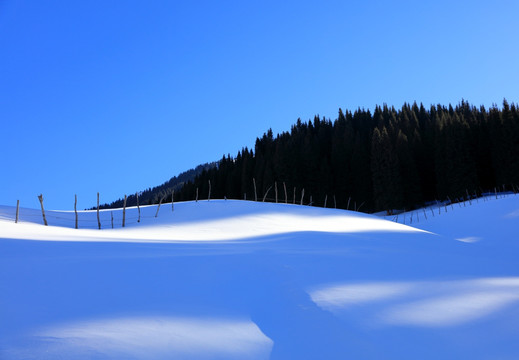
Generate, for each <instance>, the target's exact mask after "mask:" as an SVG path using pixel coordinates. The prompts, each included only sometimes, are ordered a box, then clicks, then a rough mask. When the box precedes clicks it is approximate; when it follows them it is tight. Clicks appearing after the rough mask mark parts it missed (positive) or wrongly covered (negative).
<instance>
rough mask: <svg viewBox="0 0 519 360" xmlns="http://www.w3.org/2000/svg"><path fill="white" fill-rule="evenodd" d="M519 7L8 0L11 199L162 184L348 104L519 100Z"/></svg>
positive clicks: (49, 199) (3, 200)
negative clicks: (268, 134) (265, 135)
mask: <svg viewBox="0 0 519 360" xmlns="http://www.w3.org/2000/svg"><path fill="white" fill-rule="evenodd" d="M517 14H519V2H518V1H515V0H508V1H501V0H496V1H452V0H451V1H443V0H441V1H438V0H436V1H373V0H369V1H362V2H361V1H351V2H350V1H324V2H321V1H319V2H318V1H313V2H308V1H265V0H262V1H207V2H206V1H196V2H194V1H105V0H103V1H65V0H63V1H52V0H46V1H22V0H0V49H1V56H0V119H1V120H0V121H1V124H2V126H1V135H2V141H1V142H0V150H1V159H2V160H1V164H2V166H1V176H0V204H3V205H16V200H17V199H19V200H20V201H21V205H22V206H26V207H38V206H39V203H38V200H37V195H38V194H40V193H43V195H44V199H45V205H46V207H47V208H49V209H72V208H73V200H74V194H78V198H79V204H78V205H79V207H80V208H85V207H90V206H93V205H95V197H96V192H98V191H99V192H100V193H101V201H102V202H110V201H113V200H115V199H117V198H119V197H121V196H123V195H124V194H125V193H127V194H130V193H134V192H135V191H138V190H143V189H145V188H147V187H152V186H155V185H159V184H161V183H163V182H164V181H166V180H168V179H169V178H170V177H172V176H174V175H176V174H178V173H180V172H182V171H184V170H187V169H190V168H192V167H194V166H196V165H198V164H200V163H204V162H209V161H213V160H217V159H219V158H221V156H222V155H223V154H227V153H230V154H231V155H235V154H236V153H237V152H238V150H240V149H241V147H242V146H248V147H252V146H253V145H254V141H255V139H256V137H258V136H261V135H262V134H263V133H264V132H265V131H266V130H268V128H272V129H273V131H274V133H277V132H281V131H284V130H289V129H290V126H291V125H292V124H293V123H295V121H296V120H297V118H301V119H302V120H308V119H310V118H312V117H313V116H314V115H315V114H319V115H321V116H326V117H327V118H331V119H332V120H333V119H335V118H336V114H337V111H338V109H339V107H342V108H343V109H350V110H351V109H356V108H357V107H365V108H373V107H374V105H375V104H382V103H387V104H389V105H394V106H395V107H400V106H401V105H402V104H403V103H404V102H413V101H415V100H416V101H417V102H423V103H424V105H426V106H429V105H431V104H437V103H441V104H448V103H452V104H456V103H458V102H459V101H460V100H461V99H462V98H464V99H466V100H468V101H469V102H471V103H473V104H475V105H478V106H479V105H485V106H489V105H491V104H492V103H498V104H501V103H502V100H503V98H505V97H506V98H507V99H508V101H509V102H517V101H518V100H519V85H518V84H519V65H518V64H519V46H518V44H519V43H518V41H519V28H518V26H517Z"/></svg>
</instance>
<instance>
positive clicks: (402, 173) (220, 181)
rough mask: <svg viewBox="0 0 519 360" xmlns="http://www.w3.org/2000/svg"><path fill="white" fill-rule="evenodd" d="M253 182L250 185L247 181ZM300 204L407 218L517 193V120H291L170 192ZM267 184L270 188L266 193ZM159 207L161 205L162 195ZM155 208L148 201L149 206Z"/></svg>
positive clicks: (419, 110) (435, 114) (417, 108)
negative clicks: (444, 205) (445, 204)
mask: <svg viewBox="0 0 519 360" xmlns="http://www.w3.org/2000/svg"><path fill="white" fill-rule="evenodd" d="M253 179H254V180H253ZM253 181H255V183H256V194H257V196H258V198H259V200H262V198H263V196H264V194H266V193H267V191H268V190H269V188H270V190H269V192H268V194H267V199H268V200H269V201H273V200H274V197H275V190H276V188H277V190H278V194H279V195H278V198H279V201H284V200H285V187H286V189H287V197H288V201H289V202H294V201H296V202H297V203H299V202H300V199H301V195H302V190H303V189H304V198H303V202H304V203H305V204H309V203H310V202H312V204H313V205H315V206H324V202H325V200H326V201H327V206H328V207H332V206H336V207H337V208H343V209H345V208H349V209H353V208H356V209H359V208H360V210H361V211H367V212H373V211H382V210H390V209H412V208H415V207H418V206H421V205H423V204H424V203H426V202H430V201H436V200H447V199H451V200H452V201H455V199H459V198H462V197H467V196H474V194H476V195H479V194H481V193H482V192H485V191H489V190H492V191H493V190H494V189H495V188H498V189H500V190H503V189H507V190H514V191H515V190H516V189H518V187H517V186H518V185H519V112H518V109H517V105H516V104H514V103H512V104H511V105H510V104H508V102H507V101H506V100H504V101H503V105H502V108H499V107H498V106H497V105H493V106H492V107H491V108H490V109H488V110H487V109H485V107H483V106H481V107H479V108H476V107H474V106H472V105H469V104H468V103H467V102H465V101H462V102H461V103H459V104H458V105H457V106H456V107H452V106H451V105H449V106H448V107H446V106H441V105H437V106H431V107H430V108H428V109H426V108H425V107H424V106H423V105H422V104H420V105H417V104H416V103H414V104H412V105H410V104H404V105H403V106H402V108H401V109H398V110H396V109H395V108H394V107H388V106H387V105H384V106H382V107H381V106H377V107H376V108H375V110H374V112H373V113H371V112H370V110H364V109H358V110H356V111H355V112H353V113H352V112H350V111H345V112H343V111H342V110H341V109H339V114H338V118H337V119H336V120H334V121H333V122H332V121H331V120H329V119H326V118H320V117H319V116H316V117H315V118H314V119H313V121H308V122H302V121H301V120H300V119H299V120H298V121H297V123H296V124H295V125H293V126H292V128H291V131H290V132H283V133H281V134H278V135H276V137H274V135H273V133H272V130H269V131H268V132H267V133H265V134H264V135H263V136H262V137H261V138H258V139H257V140H256V144H255V147H254V151H253V150H252V149H248V148H243V149H242V151H240V152H238V154H237V155H236V156H235V157H231V156H230V155H227V156H224V157H223V158H222V159H221V160H220V161H219V162H218V166H216V167H212V168H207V169H204V170H203V171H202V172H201V173H200V174H199V175H197V176H196V177H195V178H194V179H193V180H191V181H187V182H185V183H184V185H183V186H182V187H181V188H180V189H179V190H178V191H175V201H183V200H193V199H195V197H196V194H197V189H198V194H199V198H207V197H208V195H209V186H210V185H211V198H224V197H226V198H235V199H243V198H247V199H249V200H250V199H254V197H255V193H254V183H253ZM275 184H276V186H275ZM164 195H165V200H164V201H171V195H170V194H164ZM154 200H155V201H158V197H155V198H154Z"/></svg>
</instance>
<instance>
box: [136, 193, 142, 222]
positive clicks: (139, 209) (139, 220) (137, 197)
mask: <svg viewBox="0 0 519 360" xmlns="http://www.w3.org/2000/svg"><path fill="white" fill-rule="evenodd" d="M135 198H136V199H137V212H138V213H139V217H138V218H137V222H138V223H140V222H141V207H140V206H139V193H138V192H136V193H135Z"/></svg>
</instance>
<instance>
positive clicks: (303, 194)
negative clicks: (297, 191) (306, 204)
mask: <svg viewBox="0 0 519 360" xmlns="http://www.w3.org/2000/svg"><path fill="white" fill-rule="evenodd" d="M304 197H305V189H304V188H303V190H302V191H301V204H300V205H303V198H304Z"/></svg>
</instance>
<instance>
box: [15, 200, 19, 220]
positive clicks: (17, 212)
mask: <svg viewBox="0 0 519 360" xmlns="http://www.w3.org/2000/svg"><path fill="white" fill-rule="evenodd" d="M18 214H20V200H16V220H15V221H14V222H15V224H17V223H18Z"/></svg>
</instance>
